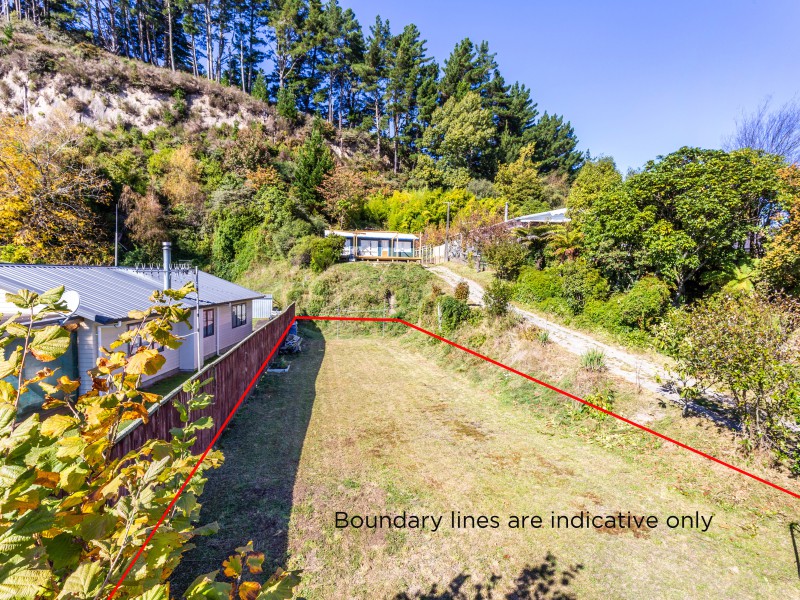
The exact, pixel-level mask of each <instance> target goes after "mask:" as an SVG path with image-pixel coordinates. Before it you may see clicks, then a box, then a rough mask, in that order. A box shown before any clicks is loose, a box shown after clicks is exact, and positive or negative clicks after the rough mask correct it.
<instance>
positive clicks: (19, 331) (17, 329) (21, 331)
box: [6, 323, 28, 338]
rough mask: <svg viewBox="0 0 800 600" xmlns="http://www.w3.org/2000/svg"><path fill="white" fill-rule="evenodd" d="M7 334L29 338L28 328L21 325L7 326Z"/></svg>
mask: <svg viewBox="0 0 800 600" xmlns="http://www.w3.org/2000/svg"><path fill="white" fill-rule="evenodd" d="M6 333H7V334H8V335H10V336H13V337H21V338H24V337H27V336H28V328H27V327H25V326H24V325H20V324H19V323H9V324H8V325H7V326H6Z"/></svg>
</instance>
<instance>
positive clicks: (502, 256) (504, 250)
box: [483, 241, 528, 281]
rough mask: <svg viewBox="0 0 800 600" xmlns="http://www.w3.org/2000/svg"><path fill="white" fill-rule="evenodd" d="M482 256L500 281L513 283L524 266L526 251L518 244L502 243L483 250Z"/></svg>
mask: <svg viewBox="0 0 800 600" xmlns="http://www.w3.org/2000/svg"><path fill="white" fill-rule="evenodd" d="M483 255H484V258H486V261H487V262H488V263H489V264H491V265H492V266H493V267H494V270H495V273H496V274H497V276H498V277H499V278H500V279H505V280H506V281H513V280H514V279H516V278H517V276H518V275H519V272H520V269H522V266H523V265H524V264H525V259H526V258H527V257H528V251H527V250H526V248H525V246H523V245H522V244H520V243H518V242H512V241H502V242H499V243H497V244H492V245H490V246H487V247H486V248H484V251H483Z"/></svg>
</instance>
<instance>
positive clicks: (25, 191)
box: [0, 115, 109, 264]
mask: <svg viewBox="0 0 800 600" xmlns="http://www.w3.org/2000/svg"><path fill="white" fill-rule="evenodd" d="M80 139H81V135H80V132H79V131H78V129H77V128H76V127H75V126H74V125H73V124H72V123H71V122H70V121H69V120H68V119H66V118H62V117H60V116H59V115H54V116H52V117H51V118H50V119H48V120H46V121H45V122H43V123H42V124H40V125H37V126H33V125H31V124H29V123H27V122H26V121H25V120H23V119H18V118H12V117H0V255H1V256H0V258H2V259H3V260H8V261H15V262H16V261H26V262H53V263H62V264H63V263H81V264H87V263H88V264H91V263H101V262H103V261H104V260H106V259H107V257H108V254H109V251H108V248H109V244H108V240H107V236H106V234H105V232H104V231H103V229H102V228H101V227H100V224H99V222H98V219H97V216H96V213H95V212H93V210H92V205H96V204H102V203H107V202H108V200H109V190H108V185H107V182H106V181H105V180H104V179H103V178H102V177H100V175H99V174H98V173H97V172H96V171H95V170H94V169H93V168H92V167H91V166H89V165H88V164H87V163H86V162H85V160H84V158H83V156H82V155H81V152H80V149H79V141H80Z"/></svg>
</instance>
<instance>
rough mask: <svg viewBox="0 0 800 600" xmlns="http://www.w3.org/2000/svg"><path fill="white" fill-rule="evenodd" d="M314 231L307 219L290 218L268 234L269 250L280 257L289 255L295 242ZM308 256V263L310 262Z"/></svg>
mask: <svg viewBox="0 0 800 600" xmlns="http://www.w3.org/2000/svg"><path fill="white" fill-rule="evenodd" d="M313 233H314V227H313V226H312V225H311V223H309V222H308V221H303V220H301V219H292V220H290V221H288V222H287V223H285V224H284V225H281V227H279V228H278V230H277V231H273V232H272V233H271V235H270V241H271V242H272V244H271V246H272V247H271V251H272V252H273V253H274V254H277V255H278V256H280V257H285V256H288V255H289V252H291V250H292V248H294V246H295V244H297V243H298V241H299V240H300V239H302V238H304V237H307V236H310V235H312V234H313ZM310 260H311V259H310V258H309V264H310Z"/></svg>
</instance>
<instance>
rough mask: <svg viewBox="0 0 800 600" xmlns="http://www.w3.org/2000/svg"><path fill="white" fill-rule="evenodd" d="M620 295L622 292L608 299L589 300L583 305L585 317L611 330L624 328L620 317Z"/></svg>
mask: <svg viewBox="0 0 800 600" xmlns="http://www.w3.org/2000/svg"><path fill="white" fill-rule="evenodd" d="M620 296H622V294H614V295H613V296H611V298H609V299H608V300H589V301H588V302H587V303H586V305H585V306H584V307H583V318H584V319H585V320H586V321H589V322H590V323H592V324H594V325H600V326H601V327H604V328H606V329H608V330H609V331H615V332H616V331H619V330H620V329H622V328H623V327H622V321H621V318H620V301H619V299H620Z"/></svg>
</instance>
